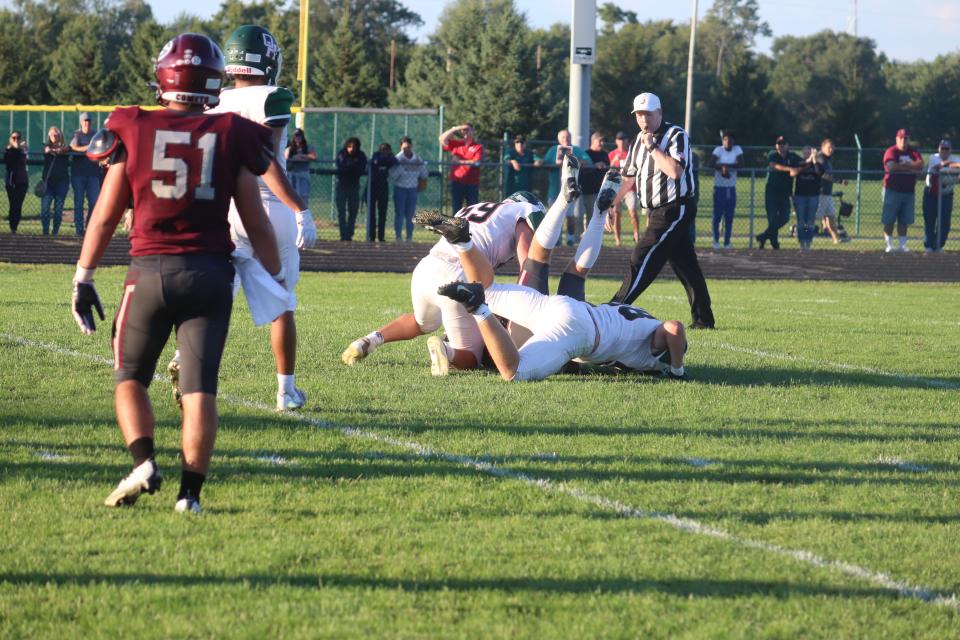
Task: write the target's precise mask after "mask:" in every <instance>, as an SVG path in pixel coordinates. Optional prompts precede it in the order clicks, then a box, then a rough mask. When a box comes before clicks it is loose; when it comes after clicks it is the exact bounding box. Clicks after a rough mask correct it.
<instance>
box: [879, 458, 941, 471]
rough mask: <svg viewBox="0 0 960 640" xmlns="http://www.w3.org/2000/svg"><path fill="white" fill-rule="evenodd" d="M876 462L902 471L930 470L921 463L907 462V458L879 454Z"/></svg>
mask: <svg viewBox="0 0 960 640" xmlns="http://www.w3.org/2000/svg"><path fill="white" fill-rule="evenodd" d="M877 462H878V463H880V464H885V465H887V466H890V467H896V468H897V469H900V470H902V471H912V472H913V473H926V472H927V471H930V469H928V468H927V467H925V466H923V465H921V464H916V463H913V462H908V461H907V460H901V459H900V458H888V457H886V456H880V457H879V458H877Z"/></svg>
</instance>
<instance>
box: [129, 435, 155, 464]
mask: <svg viewBox="0 0 960 640" xmlns="http://www.w3.org/2000/svg"><path fill="white" fill-rule="evenodd" d="M127 449H129V450H130V455H132V456H133V466H135V467H139V466H140V465H141V464H143V463H144V462H146V461H147V460H149V459H150V458H152V457H153V438H137V439H136V440H134V441H133V442H131V443H130V446H128V447H127Z"/></svg>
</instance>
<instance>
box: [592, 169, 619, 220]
mask: <svg viewBox="0 0 960 640" xmlns="http://www.w3.org/2000/svg"><path fill="white" fill-rule="evenodd" d="M622 181H623V177H622V176H621V175H620V170H619V169H610V170H609V171H607V175H605V176H604V177H603V183H602V184H601V185H600V191H599V192H598V193H597V211H600V212H601V213H602V212H604V211H606V210H607V209H609V208H610V207H612V206H613V201H614V200H615V199H616V197H617V194H618V193H620V183H621V182H622Z"/></svg>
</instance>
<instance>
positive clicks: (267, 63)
mask: <svg viewBox="0 0 960 640" xmlns="http://www.w3.org/2000/svg"><path fill="white" fill-rule="evenodd" d="M223 50H224V52H225V54H224V55H225V57H226V60H227V64H226V67H225V68H224V71H225V72H226V74H227V75H228V76H263V77H264V79H265V80H266V82H265V84H268V85H275V84H277V78H278V77H280V67H281V66H282V65H283V53H282V52H281V51H280V45H279V44H277V40H276V38H274V37H273V34H272V33H270V32H269V31H267V30H266V29H264V28H263V27H258V26H257V25H255V24H245V25H243V26H242V27H237V29H236V30H235V31H234V32H233V33H231V34H230V37H229V38H227V43H226V45H225V46H224V48H223Z"/></svg>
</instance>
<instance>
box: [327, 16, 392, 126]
mask: <svg viewBox="0 0 960 640" xmlns="http://www.w3.org/2000/svg"><path fill="white" fill-rule="evenodd" d="M358 29H359V24H358V23H357V22H356V21H355V20H354V18H353V17H352V15H351V13H350V11H349V10H348V9H344V10H343V11H342V13H341V14H340V18H339V20H338V21H337V26H336V28H335V29H334V30H333V33H332V34H331V35H330V37H329V38H327V39H326V40H325V41H324V43H323V45H322V46H321V47H320V48H319V50H317V51H316V53H315V54H314V55H315V57H314V61H313V69H314V70H313V74H312V81H313V83H312V87H311V98H312V100H311V104H316V105H318V106H323V107H327V106H330V107H376V106H381V105H383V104H384V102H385V101H386V86H385V85H384V84H382V83H381V82H380V80H379V79H378V77H377V70H376V66H375V65H374V64H373V63H372V62H371V60H370V58H369V57H368V55H367V50H366V48H365V47H364V45H363V41H362V40H361V39H360V38H358V37H357V36H356V33H357V31H358Z"/></svg>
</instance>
